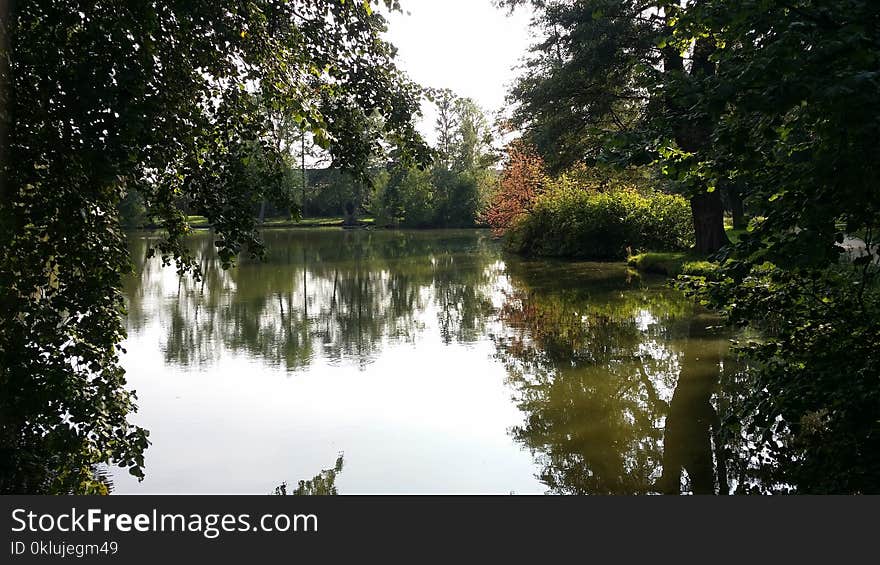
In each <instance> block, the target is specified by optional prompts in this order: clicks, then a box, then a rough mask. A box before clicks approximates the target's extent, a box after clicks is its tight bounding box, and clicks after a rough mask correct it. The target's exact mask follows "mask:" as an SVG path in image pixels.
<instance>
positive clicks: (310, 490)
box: [272, 453, 343, 496]
mask: <svg viewBox="0 0 880 565" xmlns="http://www.w3.org/2000/svg"><path fill="white" fill-rule="evenodd" d="M342 465H343V454H341V453H340V454H339V457H338V458H337V459H336V464H335V465H334V466H333V468H332V469H324V470H323V471H321V472H320V473H318V474H317V475H315V477H314V478H313V479H311V480H301V481H299V483H298V484H297V487H296V488H295V489H293V491H291V492H289V493H288V492H287V488H288V486H287V483H286V482H285V483H281V484H280V485H278V486H277V487H275V491H274V492H273V493H272V494H274V495H277V496H287V495H291V496H335V495H338V494H339V492H338V491H337V490H336V477H338V476H339V473H341V472H342Z"/></svg>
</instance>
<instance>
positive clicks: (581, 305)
mask: <svg viewBox="0 0 880 565" xmlns="http://www.w3.org/2000/svg"><path fill="white" fill-rule="evenodd" d="M265 238H266V241H267V248H268V250H269V256H268V258H267V260H266V262H263V263H261V262H255V261H250V260H242V262H241V263H240V264H239V265H238V267H236V268H235V269H232V270H229V271H224V270H222V269H221V268H220V267H219V263H218V261H217V258H216V255H215V253H214V250H213V246H212V242H211V238H210V234H208V233H201V234H198V235H197V236H196V237H194V238H193V241H192V249H193V252H194V253H195V255H196V256H197V257H198V260H199V261H200V262H201V265H202V269H203V271H204V273H205V276H204V278H203V280H202V281H199V282H194V281H192V280H191V279H187V278H184V279H179V278H178V277H177V275H176V274H175V272H174V271H173V269H161V268H160V267H159V263H158V261H155V260H153V261H149V262H143V261H142V260H141V261H140V262H139V264H138V265H137V267H138V269H137V273H138V274H137V276H135V277H132V278H131V279H129V280H128V281H127V286H126V289H125V291H126V296H127V300H128V308H129V317H128V323H129V333H130V341H131V342H132V343H136V344H138V345H137V347H138V355H137V356H136V357H132V363H133V366H130V367H129V369H130V371H129V374H130V376H131V378H132V382H133V383H134V384H135V385H136V387H137V388H138V389H139V391H143V392H144V394H143V395H141V398H142V401H141V407H142V408H141V412H142V413H143V418H144V419H143V421H142V422H141V423H142V424H143V425H145V426H146V427H147V428H149V429H151V430H154V434H153V435H152V436H151V437H152V438H153V440H154V446H153V447H152V448H151V450H150V451H151V452H152V453H154V454H155V456H151V455H150V454H149V453H148V461H147V466H148V469H147V472H148V482H149V481H150V477H151V476H158V477H160V479H158V481H159V482H158V484H160V485H162V486H161V487H160V486H157V487H155V488H156V489H157V490H161V491H162V492H176V490H174V489H176V488H185V487H183V486H180V487H178V486H177V485H200V484H201V482H200V481H201V478H200V477H202V476H212V477H213V479H212V480H214V481H215V483H214V485H213V486H212V487H210V488H211V489H212V491H213V492H220V491H222V490H223V489H224V488H226V487H225V485H226V484H230V485H232V484H235V485H237V486H236V487H235V489H236V490H235V491H236V492H267V491H268V489H269V488H271V486H266V484H265V482H263V483H260V484H253V485H252V484H251V483H250V479H249V478H245V476H244V475H245V474H246V473H245V472H244V471H235V470H233V466H232V465H231V463H232V462H230V461H228V460H227V459H228V457H230V456H227V455H225V454H226V453H227V452H228V453H241V454H243V455H242V456H241V457H240V459H241V461H238V462H237V463H236V465H238V467H239V468H240V469H243V468H244V467H247V468H248V469H253V468H257V469H259V472H260V474H261V475H263V476H266V477H278V476H283V474H285V473H287V472H288V471H289V469H290V468H291V466H292V465H297V464H299V463H300V462H299V461H298V458H301V454H303V453H309V454H310V457H312V458H313V459H312V460H315V459H317V460H320V459H319V458H320V457H327V454H326V452H328V451H330V452H332V451H333V445H336V446H342V445H344V446H345V449H346V453H347V454H350V455H347V457H346V473H345V474H344V475H343V477H342V479H341V480H343V481H345V482H347V484H348V485H349V487H348V488H346V485H345V484H343V485H340V487H339V490H340V492H343V493H359V492H423V493H425V492H432V493H440V492H510V491H512V490H515V491H517V492H542V491H544V490H549V491H550V492H552V493H560V494H565V493H578V494H647V493H682V492H688V493H727V492H728V490H729V488H728V484H727V478H726V474H727V471H726V467H727V466H726V465H725V460H724V457H723V454H722V453H720V452H718V450H717V449H716V448H717V446H718V445H719V442H718V436H719V426H720V424H719V418H718V415H717V413H716V410H715V407H714V405H715V402H716V389H717V387H718V381H719V374H720V372H721V371H723V370H731V367H732V365H731V364H730V363H729V361H728V360H727V340H726V336H725V335H723V334H722V333H721V332H719V330H718V329H717V328H715V327H714V326H715V325H716V324H717V323H718V321H717V320H715V319H714V318H712V317H711V316H709V315H708V314H707V313H706V312H703V311H701V310H699V309H695V307H694V305H693V304H692V302H691V301H690V300H689V299H687V298H685V297H684V296H682V295H681V294H680V293H679V292H677V291H675V290H674V289H671V288H668V287H667V286H665V285H664V284H663V281H658V280H645V279H640V278H639V277H638V276H636V275H634V274H632V273H629V272H628V271H627V270H626V268H625V266H623V265H609V264H601V265H600V264H588V263H562V262H548V261H523V260H520V259H518V258H515V257H509V256H504V255H503V254H502V252H501V250H500V247H499V245H498V244H497V243H496V242H494V241H493V240H491V238H490V237H489V234H487V233H484V232H480V231H473V230H471V231H443V232H387V231H343V230H278V231H267V232H266V234H265ZM148 245H149V238H148V237H142V238H132V255H133V257H134V258H135V259H136V260H137V259H142V258H143V257H144V254H145V250H146V248H147V246H148ZM157 342H158V345H157V346H156V345H155V344H156V343H157ZM151 347H157V348H158V350H157V353H161V363H164V365H165V366H167V367H171V368H174V371H173V372H171V373H167V374H165V373H163V372H162V371H158V370H156V367H153V366H150V365H149V363H151V362H152V361H151V360H152V359H153V356H151V352H150V348H151ZM134 359H137V361H134ZM226 361H229V362H228V363H227V362H226ZM233 367H237V368H235V369H233ZM350 370H351V371H350ZM242 371H245V372H242ZM294 372H296V373H297V378H296V379H290V378H288V377H289V375H291V374H292V373H294ZM352 372H354V373H357V375H352V374H351V373H352ZM275 373H282V374H283V375H284V377H283V378H281V379H279V378H275V377H276V376H277V375H275ZM254 374H263V375H266V378H263V379H253V378H252V376H253V375H254ZM182 376H185V377H187V378H181V377H182ZM355 376H356V377H357V378H355ZM511 395H512V396H513V403H511V402H510V400H509V399H510V397H511ZM209 397H210V399H209ZM180 429H191V430H198V429H204V430H219V429H226V430H227V431H229V430H234V432H230V433H228V434H227V435H226V436H225V437H224V439H223V443H224V447H223V450H224V451H223V452H222V453H218V446H217V445H212V444H211V443H210V442H204V441H200V440H199V439H198V436H199V434H198V433H195V432H194V433H193V438H195V439H193V438H190V437H185V436H183V435H181V434H179V433H178V430H180ZM305 430H309V431H305ZM206 433H207V432H206ZM211 433H213V432H211ZM256 438H260V439H259V440H258V439H256ZM245 453H246V454H247V455H246V457H245V455H244V454H245ZM160 454H161V455H160ZM349 457H350V459H349ZM187 459H190V460H194V462H191V463H188V464H187V465H184V464H183V463H176V462H175V461H177V460H180V461H186V460H187ZM202 460H204V461H205V463H204V465H205V466H206V468H205V469H202V468H201V463H199V462H200V461H202ZM244 461H248V463H247V464H246V463H245V462H244ZM251 461H253V463H252V464H251V463H250V462H251ZM227 463H229V464H230V467H229V469H230V470H229V471H228V473H229V476H228V477H217V475H216V471H215V470H216V468H217V465H221V466H223V465H226V464H227ZM312 465H313V464H312ZM209 466H210V467H211V468H210V469H209V468H207V467H209ZM303 466H305V463H303ZM311 468H312V469H314V468H315V467H314V466H312V467H311ZM474 469H481V470H480V471H479V472H477V471H474ZM250 472H251V471H250V470H248V471H247V473H250ZM334 478H335V475H334ZM221 479H222V480H221ZM273 480H274V479H273ZM334 480H335V479H334ZM169 485H171V486H169ZM137 488H138V487H135V486H133V485H128V484H126V486H125V489H124V490H126V491H128V492H138V490H137ZM204 488H208V487H204ZM229 488H232V487H229ZM334 489H335V486H334Z"/></svg>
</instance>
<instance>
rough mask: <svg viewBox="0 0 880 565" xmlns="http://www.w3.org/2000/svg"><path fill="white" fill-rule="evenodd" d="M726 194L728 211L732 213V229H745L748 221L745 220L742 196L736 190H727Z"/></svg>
mask: <svg viewBox="0 0 880 565" xmlns="http://www.w3.org/2000/svg"><path fill="white" fill-rule="evenodd" d="M728 196H729V197H730V213H731V214H732V215H733V229H735V230H744V229H746V227H747V226H748V222H746V213H745V210H744V208H743V199H742V196H740V194H739V193H738V192H737V191H736V190H731V191H729V192H728Z"/></svg>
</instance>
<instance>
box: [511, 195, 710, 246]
mask: <svg viewBox="0 0 880 565" xmlns="http://www.w3.org/2000/svg"><path fill="white" fill-rule="evenodd" d="M692 234H693V228H692V224H691V215H690V211H689V209H688V206H687V202H686V201H685V200H684V199H683V198H681V197H679V196H673V195H668V194H663V193H659V192H655V193H648V194H644V195H643V194H639V193H637V192H635V191H629V190H616V191H611V192H594V191H585V190H579V189H577V188H572V187H565V186H562V187H559V188H555V189H552V190H550V191H548V192H547V193H545V194H543V195H541V196H539V197H538V198H537V199H536V201H535V204H534V206H533V208H532V210H531V212H530V213H529V214H528V215H527V216H525V217H523V218H522V219H520V220H519V221H518V222H517V223H516V224H515V225H514V226H513V228H512V229H510V230H509V231H508V234H507V241H508V244H509V246H510V247H511V249H513V250H514V251H516V252H519V253H524V254H527V255H538V256H557V257H575V258H581V259H598V260H614V259H624V258H626V256H627V253H628V250H629V251H631V250H646V249H655V250H670V251H674V250H680V249H686V248H687V247H688V246H689V245H690V243H691V237H692Z"/></svg>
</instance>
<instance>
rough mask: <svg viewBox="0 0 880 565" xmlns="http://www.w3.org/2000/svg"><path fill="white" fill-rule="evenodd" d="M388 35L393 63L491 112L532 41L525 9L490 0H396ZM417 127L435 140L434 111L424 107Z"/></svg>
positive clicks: (501, 99)
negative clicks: (394, 49) (394, 51)
mask: <svg viewBox="0 0 880 565" xmlns="http://www.w3.org/2000/svg"><path fill="white" fill-rule="evenodd" d="M401 5H402V7H403V10H404V12H405V13H403V14H400V13H395V14H392V15H391V16H390V17H389V18H388V19H389V26H388V27H389V31H388V34H387V39H388V40H389V41H391V43H393V44H394V45H395V46H396V47H397V48H398V50H399V53H398V66H399V67H400V68H402V69H403V70H405V71H406V72H407V73H408V74H409V76H410V78H412V79H413V80H414V81H416V82H417V83H419V84H421V85H422V86H430V87H433V88H449V89H451V90H453V91H454V92H455V93H456V94H458V95H459V96H466V97H470V98H473V99H474V100H475V101H476V102H477V103H478V104H479V105H480V106H481V107H482V108H483V110H485V111H486V112H487V114H488V115H489V116H490V118H493V117H494V115H495V113H496V112H497V111H498V110H499V109H502V108H503V106H504V96H505V94H506V92H507V87H508V86H509V84H510V82H511V80H512V79H513V78H514V77H515V76H516V74H515V73H516V71H515V70H514V67H516V66H517V65H518V64H519V62H520V59H521V58H522V57H523V56H524V55H525V54H526V51H527V49H528V46H529V45H530V43H531V35H530V32H529V18H530V16H529V12H528V11H527V10H525V9H522V8H521V9H518V10H517V11H516V12H515V13H514V14H513V15H508V12H507V10H502V9H498V8H495V7H494V6H493V5H492V1H491V0H401ZM424 112H425V117H424V118H423V120H422V124H421V128H420V129H421V130H422V132H423V134H424V135H425V136H426V137H427V139H429V140H430V141H432V142H433V141H434V139H435V135H434V132H433V126H434V120H435V116H434V113H433V112H432V111H431V108H427V107H426V108H424Z"/></svg>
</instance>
